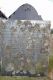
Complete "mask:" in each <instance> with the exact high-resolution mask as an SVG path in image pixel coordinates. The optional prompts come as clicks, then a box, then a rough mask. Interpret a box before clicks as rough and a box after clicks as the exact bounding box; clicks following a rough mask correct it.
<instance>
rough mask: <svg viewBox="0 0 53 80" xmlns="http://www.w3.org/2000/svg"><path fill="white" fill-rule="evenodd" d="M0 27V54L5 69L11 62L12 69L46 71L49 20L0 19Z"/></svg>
mask: <svg viewBox="0 0 53 80" xmlns="http://www.w3.org/2000/svg"><path fill="white" fill-rule="evenodd" d="M2 26H3V27H2ZM0 28H1V29H0V56H1V57H2V62H3V66H4V67H5V69H8V68H7V67H8V64H12V65H11V66H13V67H14V68H13V69H14V70H26V71H31V72H46V73H47V70H48V69H47V68H48V55H49V53H50V21H36V20H0ZM1 33H2V34H1ZM10 70H11V69H10Z"/></svg>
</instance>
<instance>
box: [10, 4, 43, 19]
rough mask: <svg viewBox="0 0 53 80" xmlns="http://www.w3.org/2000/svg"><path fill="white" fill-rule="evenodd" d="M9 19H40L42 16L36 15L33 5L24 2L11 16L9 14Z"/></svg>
mask: <svg viewBox="0 0 53 80" xmlns="http://www.w3.org/2000/svg"><path fill="white" fill-rule="evenodd" d="M9 19H18V20H42V17H41V16H40V15H38V13H37V11H36V10H35V8H34V7H33V6H31V5H30V4H28V3H26V4H23V5H21V6H20V7H19V8H18V9H17V10H16V11H15V12H14V13H13V14H12V15H11V16H9Z"/></svg>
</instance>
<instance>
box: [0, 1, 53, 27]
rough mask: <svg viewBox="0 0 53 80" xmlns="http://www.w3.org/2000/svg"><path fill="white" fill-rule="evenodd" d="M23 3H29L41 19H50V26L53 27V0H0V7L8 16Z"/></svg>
mask: <svg viewBox="0 0 53 80" xmlns="http://www.w3.org/2000/svg"><path fill="white" fill-rule="evenodd" d="M24 3H29V4H31V5H32V6H33V7H34V8H35V9H36V10H37V12H38V14H39V15H41V16H42V18H43V20H50V21H51V28H53V0H0V9H1V10H2V11H3V13H4V14H5V15H6V16H7V17H9V15H11V14H12V13H13V12H14V11H15V10H16V9H17V8H18V7H19V6H21V5H23V4H24Z"/></svg>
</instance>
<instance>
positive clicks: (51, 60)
mask: <svg viewBox="0 0 53 80" xmlns="http://www.w3.org/2000/svg"><path fill="white" fill-rule="evenodd" d="M48 69H49V71H50V70H52V69H53V56H50V57H49V66H48Z"/></svg>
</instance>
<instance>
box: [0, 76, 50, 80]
mask: <svg viewBox="0 0 53 80" xmlns="http://www.w3.org/2000/svg"><path fill="white" fill-rule="evenodd" d="M0 80H49V79H47V78H46V77H42V78H41V77H36V78H34V77H24V76H22V77H20V76H13V77H10V76H0Z"/></svg>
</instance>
